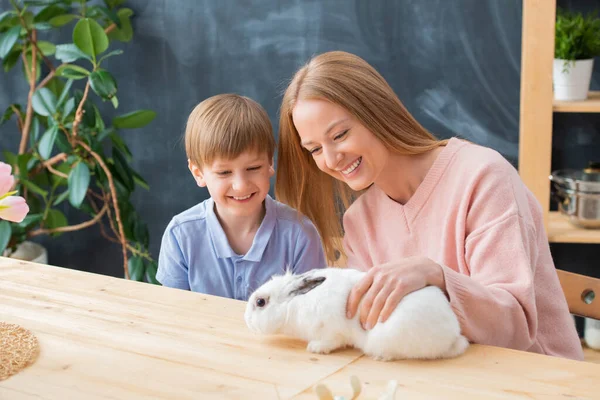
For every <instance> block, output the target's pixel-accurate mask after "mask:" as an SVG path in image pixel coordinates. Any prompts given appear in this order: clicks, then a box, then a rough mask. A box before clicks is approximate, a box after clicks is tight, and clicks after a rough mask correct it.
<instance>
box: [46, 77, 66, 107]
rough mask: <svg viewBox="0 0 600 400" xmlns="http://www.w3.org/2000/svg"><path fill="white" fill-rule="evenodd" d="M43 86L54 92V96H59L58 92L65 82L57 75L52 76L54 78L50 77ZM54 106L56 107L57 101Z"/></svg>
mask: <svg viewBox="0 0 600 400" xmlns="http://www.w3.org/2000/svg"><path fill="white" fill-rule="evenodd" d="M45 87H47V88H48V89H50V91H51V92H52V93H54V95H55V96H59V95H60V93H61V92H62V90H63V88H64V87H65V83H64V81H63V80H62V79H58V78H57V77H54V78H52V79H50V81H49V82H48V83H47V84H46V86H45ZM56 108H57V109H58V103H57V105H56Z"/></svg>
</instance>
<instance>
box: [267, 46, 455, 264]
mask: <svg viewBox="0 0 600 400" xmlns="http://www.w3.org/2000/svg"><path fill="white" fill-rule="evenodd" d="M300 99H322V100H327V101H330V102H332V103H334V104H337V105H339V106H341V107H343V108H345V109H346V110H348V112H350V114H352V115H353V116H354V117H355V118H356V119H357V120H358V121H359V122H360V123H361V124H362V125H364V126H365V127H366V128H367V129H369V131H371V132H372V133H373V134H374V135H375V137H377V138H378V139H379V140H381V141H382V142H383V143H384V144H385V145H386V147H388V148H389V149H391V150H392V151H395V152H397V153H400V154H406V155H411V154H420V153H424V152H427V151H429V150H432V149H434V148H436V147H438V146H440V145H443V144H445V143H446V141H440V140H438V139H436V138H435V137H434V136H433V135H432V134H431V133H429V132H428V131H427V130H426V129H425V128H424V127H423V126H421V124H419V123H418V122H417V121H416V120H415V119H414V118H413V116H412V115H411V114H410V113H409V112H408V111H407V110H406V108H405V107H404V105H403V104H402V102H400V99H398V96H396V94H395V93H394V91H393V90H392V88H391V87H390V86H389V85H388V83H387V82H386V81H385V79H384V78H383V77H382V76H381V75H380V74H379V73H378V72H377V71H376V70H375V69H374V68H373V67H372V66H371V65H369V64H368V63H367V62H366V61H365V60H363V59H362V58H360V57H358V56H356V55H354V54H350V53H346V52H342V51H332V52H328V53H323V54H320V55H318V56H316V57H314V58H313V59H311V60H310V61H309V62H308V63H307V64H306V65H304V66H303V67H302V68H300V69H299V70H298V72H296V74H295V75H294V77H293V78H292V81H291V82H290V84H289V86H288V88H287V90H286V91H285V94H284V96H283V100H282V103H281V110H280V120H279V146H278V160H277V181H276V185H275V194H276V197H277V199H278V200H279V201H281V202H283V203H286V204H288V205H290V206H291V207H294V208H296V209H297V210H298V211H300V212H301V213H302V214H304V215H306V216H307V217H308V218H310V219H311V220H312V221H313V223H314V224H315V226H316V227H317V230H318V231H319V234H320V235H321V240H322V241H323V247H324V248H325V254H326V257H327V261H328V262H329V263H330V264H335V261H336V259H338V254H339V256H341V262H342V263H343V261H344V259H345V253H344V250H343V247H342V236H343V229H342V223H341V216H342V214H343V213H344V212H345V210H346V209H347V208H348V207H349V205H350V204H351V202H352V201H353V200H354V199H355V198H356V197H357V196H358V195H359V193H356V192H354V191H352V190H351V189H350V188H349V187H348V186H347V185H346V184H345V183H344V182H341V181H339V180H337V179H335V178H333V177H331V176H329V175H327V174H326V173H324V172H322V171H320V170H319V168H318V167H317V165H316V164H315V162H314V160H313V159H312V156H311V155H310V153H309V152H308V151H307V150H306V149H304V148H303V147H302V145H301V144H300V137H299V135H298V132H297V131H296V127H295V126H294V122H293V120H292V112H293V110H294V106H295V105H296V103H297V102H298V100H300ZM338 252H339V253H338ZM339 261H340V260H338V262H339Z"/></svg>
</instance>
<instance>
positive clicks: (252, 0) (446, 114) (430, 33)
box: [0, 0, 600, 276]
mask: <svg viewBox="0 0 600 400" xmlns="http://www.w3.org/2000/svg"><path fill="white" fill-rule="evenodd" d="M558 3H559V5H565V6H569V7H573V8H580V9H582V10H586V9H590V8H592V7H595V6H598V1H593V2H589V1H584V0H580V1H571V2H567V1H559V2H558ZM590 3H591V4H590ZM127 5H128V6H129V7H130V8H131V9H133V11H134V13H135V16H134V18H133V28H134V39H133V41H132V42H130V43H127V44H123V45H121V48H122V49H123V50H124V52H125V53H124V55H122V56H119V57H114V58H112V59H111V60H110V62H108V63H107V64H106V68H107V69H108V70H109V71H111V72H113V73H114V75H115V76H116V77H117V79H118V82H119V100H120V107H119V110H118V111H117V112H118V113H123V112H126V111H130V110H134V109H139V108H148V109H152V110H156V111H157V113H158V116H157V118H156V119H155V121H154V122H153V123H152V124H150V125H149V126H147V127H145V128H142V129H138V130H132V131H129V132H127V133H126V137H125V140H126V142H127V144H128V145H129V146H130V148H131V149H132V152H133V154H134V168H135V169H136V170H138V171H140V172H142V174H143V176H144V177H145V178H146V180H147V181H148V183H149V184H150V187H151V188H150V191H144V190H143V189H138V190H137V192H138V193H137V194H136V195H135V197H134V204H135V206H136V207H137V209H138V211H139V212H140V214H141V215H142V217H143V218H144V219H145V221H146V222H147V223H148V226H149V229H150V234H151V252H152V254H153V256H154V257H158V252H159V247H160V240H161V236H162V233H163V231H164V229H165V227H166V225H167V223H168V222H169V220H170V219H171V217H172V216H173V215H175V214H177V213H179V212H181V211H183V210H184V209H186V208H188V207H190V206H192V205H193V204H195V203H197V202H200V201H202V200H204V199H206V198H207V196H208V193H207V191H206V190H204V189H200V188H198V187H197V186H196V185H195V183H194V181H193V180H192V177H191V175H190V174H189V172H188V170H187V165H186V157H185V153H184V149H183V145H182V142H181V137H182V134H183V131H184V125H185V121H186V118H187V116H188V113H189V112H190V111H191V110H192V108H193V107H194V106H195V105H196V104H197V103H198V102H200V101H201V100H203V99H205V98H207V97H209V96H212V95H215V94H218V93H224V92H236V93H240V94H243V95H246V96H250V97H252V98H253V99H255V100H257V101H258V102H260V103H261V104H262V105H263V106H264V107H265V108H266V109H267V111H268V113H269V116H270V118H271V121H272V123H273V126H274V128H275V130H277V127H278V108H279V104H280V100H281V95H282V92H283V90H284V89H285V85H286V82H287V81H288V80H289V79H290V77H291V76H292V75H293V73H294V71H295V70H296V69H297V68H298V67H300V66H301V65H302V64H303V63H304V62H306V61H307V59H308V58H309V57H310V56H311V55H314V54H317V53H320V52H324V51H329V50H345V51H349V52H353V53H355V54H357V55H359V56H361V57H363V58H365V59H366V60H367V61H368V62H370V63H371V64H372V65H374V66H375V67H376V68H377V69H378V70H379V71H380V72H381V74H382V75H383V76H384V77H385V78H386V79H387V80H388V82H389V83H390V84H391V86H392V87H393V88H394V90H395V91H396V93H397V94H398V96H399V97H400V99H401V100H402V101H403V102H404V103H405V105H406V106H407V108H408V109H409V110H410V111H411V112H412V113H413V114H414V115H415V117H416V118H417V119H418V120H419V121H420V122H421V123H422V124H423V125H424V126H425V127H426V128H428V129H429V130H430V131H432V132H433V133H434V134H436V135H437V136H438V137H440V138H447V137H451V136H459V137H463V138H466V139H469V140H471V141H473V142H476V143H480V144H482V145H486V146H490V147H492V148H494V149H496V150H498V151H499V152H501V153H502V154H503V155H504V156H505V157H506V158H507V159H508V160H509V161H510V162H511V163H512V164H513V165H515V166H517V156H518V135H519V87H520V63H521V17H522V2H521V1H518V0H452V1H448V0H390V1H383V0H374V1H364V0H355V1H350V0H296V1H257V0H246V1H241V0H219V1H215V0H168V1H167V0H130V1H127ZM0 6H1V8H2V9H3V10H5V9H7V8H8V0H0ZM58 35H59V36H58V37H54V39H56V40H58V38H59V39H60V40H63V41H64V42H67V41H69V36H70V26H68V27H67V28H65V30H64V32H62V33H58ZM598 67H599V66H598V63H597V64H596V68H595V72H594V80H593V83H592V85H593V87H594V86H595V87H597V86H598V83H599V81H598V76H599V75H598ZM0 87H1V88H2V90H1V91H0V109H2V110H3V109H4V108H5V107H6V106H7V105H8V104H10V103H12V102H14V101H15V99H16V100H18V101H21V102H24V100H25V98H26V94H27V90H26V85H25V82H24V81H23V79H22V78H21V71H20V70H18V69H15V70H13V71H12V72H11V73H9V74H1V75H0ZM102 111H103V112H105V113H106V115H111V113H112V114H115V113H116V112H115V111H114V110H112V109H111V107H110V105H108V104H106V105H105V106H104V107H103V108H102ZM599 122H600V119H598V117H596V116H589V115H586V116H582V115H571V116H556V117H555V130H556V136H557V139H556V140H555V158H554V167H558V166H569V167H583V166H584V165H583V164H584V163H585V161H586V160H587V159H589V158H590V157H592V156H594V155H597V154H600V152H599V150H600V139H599V136H598V133H597V129H596V128H597V126H598V123H599ZM13 125H14V124H6V125H4V126H3V127H1V128H0V129H1V130H2V133H1V134H0V147H1V148H2V149H4V148H9V149H13V150H14V149H16V146H17V144H18V143H17V138H16V135H15V128H14V126H13ZM39 240H40V241H41V242H43V243H44V244H46V245H47V246H48V249H49V257H50V263H51V264H55V265H60V266H64V267H69V268H75V269H80V270H88V271H93V272H98V273H103V274H108V275H114V276H122V270H121V261H120V260H121V258H120V257H121V250H120V248H119V246H118V245H115V244H111V243H108V242H106V241H105V240H104V239H103V238H102V237H101V235H100V233H99V230H98V228H97V227H93V228H90V229H88V230H85V231H81V232H78V233H77V234H75V235H68V234H66V235H63V236H61V237H60V238H56V239H49V238H40V239H39ZM593 248H594V249H597V247H593ZM565 249H566V250H565ZM587 249H590V247H589V246H588V247H587ZM556 251H557V252H558V253H561V252H562V253H563V256H562V257H563V258H565V259H568V254H569V251H570V250H569V248H568V247H561V248H557V250H556ZM577 251H578V252H579V253H580V251H579V249H578V250H577ZM580 254H581V253H580Z"/></svg>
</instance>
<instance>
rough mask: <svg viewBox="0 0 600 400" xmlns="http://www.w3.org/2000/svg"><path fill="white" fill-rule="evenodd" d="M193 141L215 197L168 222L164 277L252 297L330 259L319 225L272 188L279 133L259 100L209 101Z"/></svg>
mask: <svg viewBox="0 0 600 400" xmlns="http://www.w3.org/2000/svg"><path fill="white" fill-rule="evenodd" d="M185 148H186V153H187V157H188V167H189V169H190V172H191V173H192V175H193V176H194V179H195V180H196V183H197V184H198V186H201V187H204V186H206V187H207V188H208V192H209V193H210V198H209V199H207V200H205V201H203V202H202V203H200V204H198V205H195V206H193V207H192V208H190V209H188V210H186V211H184V212H182V213H180V214H178V215H176V216H175V217H174V218H173V219H172V220H171V222H170V223H169V225H168V226H167V229H166V231H165V233H164V235H163V238H162V244H161V249H160V255H159V260H158V272H157V275H156V278H157V279H158V281H159V282H161V283H162V284H163V285H164V286H169V287H174V288H180V289H186V290H192V291H195V292H201V293H205V294H211V295H216V296H222V297H229V298H232V299H238V300H247V299H248V297H250V295H251V294H252V292H253V291H254V290H255V289H257V288H258V287H259V286H260V285H262V284H263V283H264V282H266V281H267V280H269V279H270V278H271V276H273V275H275V274H282V273H284V272H285V271H286V269H291V270H292V271H293V272H294V273H302V272H305V271H307V270H310V269H313V268H323V267H325V266H326V262H325V255H324V252H323V248H322V245H321V239H320V236H319V234H318V232H317V230H316V228H315V227H314V225H313V224H312V223H311V222H310V221H309V220H308V219H307V218H305V217H301V218H299V214H298V213H297V212H296V210H294V209H292V208H290V207H288V206H286V205H284V204H282V203H279V202H278V201H275V200H274V199H272V198H271V196H269V194H268V192H269V187H270V181H269V179H270V178H271V177H272V176H273V175H274V173H275V171H274V169H273V153H274V152H275V139H274V137H273V131H272V128H271V122H270V121H269V117H268V115H267V113H266V112H265V110H264V109H263V108H262V107H261V106H260V105H259V104H258V103H256V102H255V101H253V100H251V99H249V98H247V97H243V96H239V95H235V94H223V95H218V96H214V97H211V98H209V99H206V100H204V101H203V102H201V103H200V104H198V105H197V106H196V108H195V109H194V110H193V111H192V113H191V114H190V116H189V118H188V122H187V126H186V131H185Z"/></svg>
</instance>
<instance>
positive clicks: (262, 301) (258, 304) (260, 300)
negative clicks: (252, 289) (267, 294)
mask: <svg viewBox="0 0 600 400" xmlns="http://www.w3.org/2000/svg"><path fill="white" fill-rule="evenodd" d="M265 305H267V301H266V300H265V299H263V298H262V297H259V298H258V299H256V307H259V308H263V307H264V306H265Z"/></svg>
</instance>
